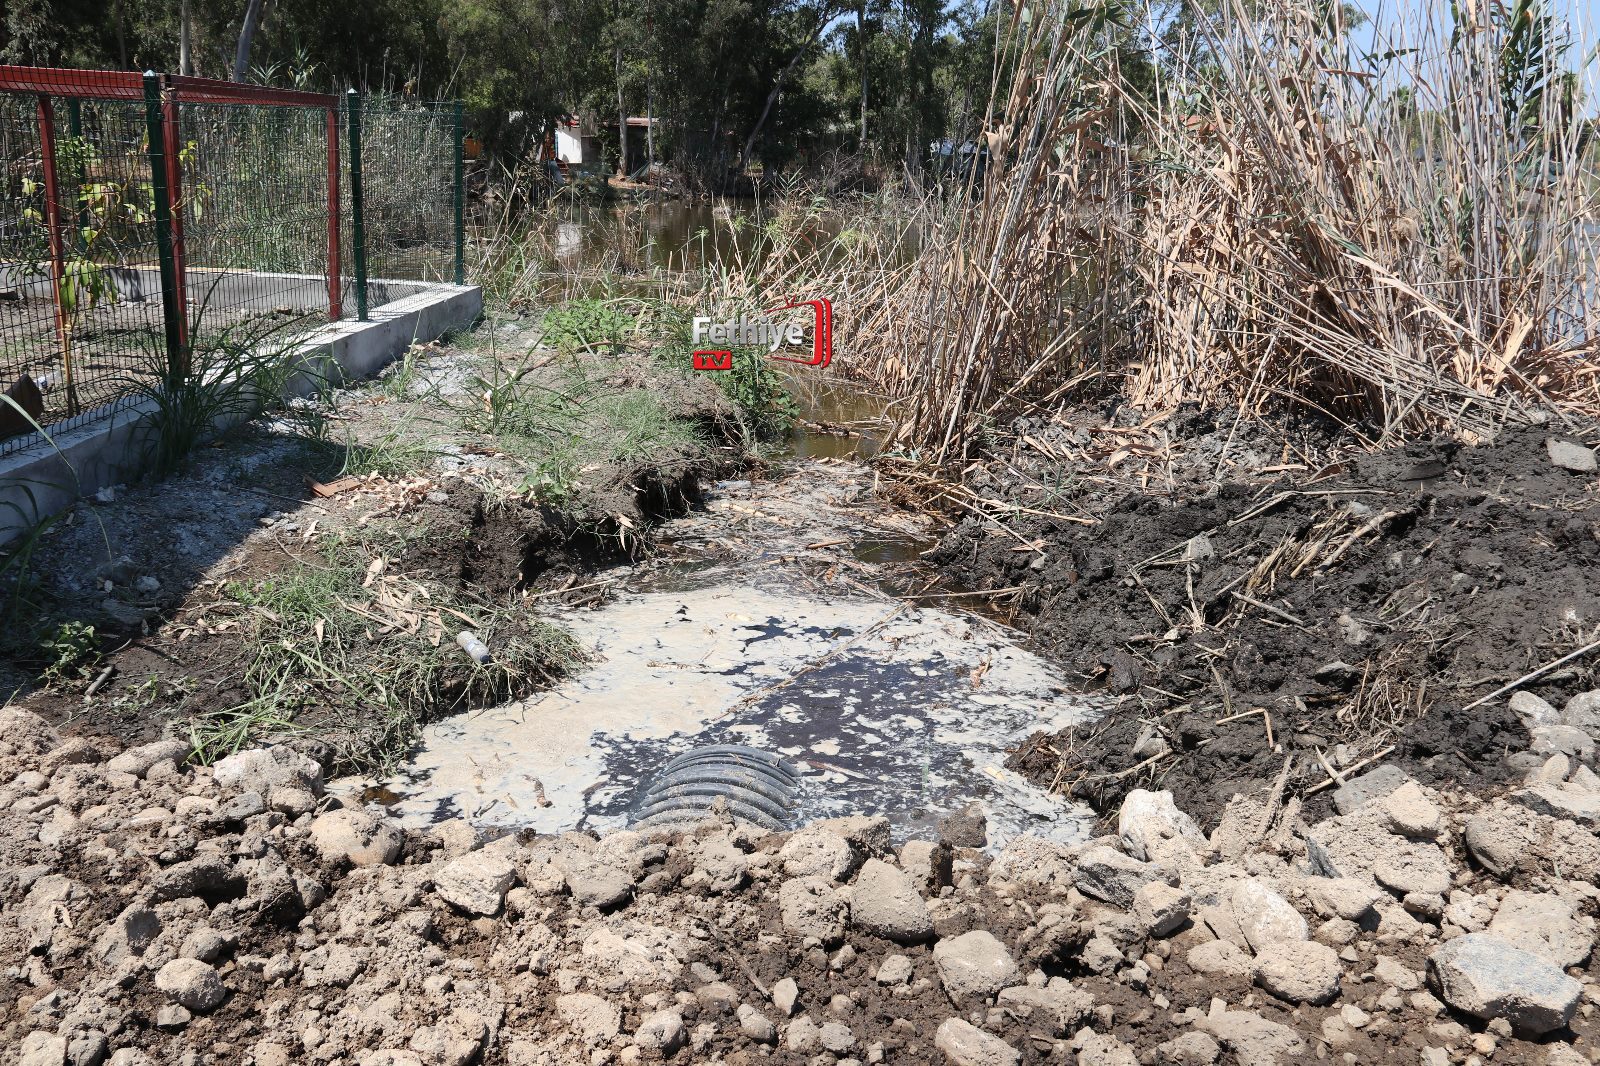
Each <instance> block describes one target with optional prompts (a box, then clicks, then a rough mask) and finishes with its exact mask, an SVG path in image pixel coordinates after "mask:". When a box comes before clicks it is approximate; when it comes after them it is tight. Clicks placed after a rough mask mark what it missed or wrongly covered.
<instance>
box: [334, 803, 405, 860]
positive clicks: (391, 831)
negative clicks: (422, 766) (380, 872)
mask: <svg viewBox="0 0 1600 1066" xmlns="http://www.w3.org/2000/svg"><path fill="white" fill-rule="evenodd" d="M310 832H311V843H312V845H313V846H314V847H315V848H316V849H317V854H318V855H321V856H322V859H323V861H324V862H347V863H349V864H350V865H352V866H387V865H389V864H390V863H392V862H394V861H395V860H396V859H398V858H399V857H400V845H401V844H402V843H403V842H404V839H405V838H404V837H403V836H402V835H401V832H400V828H399V827H398V826H397V825H395V824H394V823H393V822H391V821H390V820H389V819H388V818H385V817H382V816H380V815H377V814H374V813H373V812H371V811H368V810H363V809H360V808H351V807H346V808H342V809H340V810H337V811H329V812H328V813H326V814H319V815H318V816H317V817H316V818H315V819H314V820H313V821H312V823H311V830H310Z"/></svg>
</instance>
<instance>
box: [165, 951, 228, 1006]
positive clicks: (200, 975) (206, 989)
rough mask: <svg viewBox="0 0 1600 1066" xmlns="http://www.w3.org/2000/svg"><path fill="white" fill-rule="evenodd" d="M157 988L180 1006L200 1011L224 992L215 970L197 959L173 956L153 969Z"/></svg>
mask: <svg viewBox="0 0 1600 1066" xmlns="http://www.w3.org/2000/svg"><path fill="white" fill-rule="evenodd" d="M156 987H157V988H158V989H160V990H161V991H163V992H165V993H166V994H167V997H168V998H169V999H171V1000H172V1002H174V1003H176V1004H178V1005H179V1006H180V1007H184V1008H186V1009H188V1010H192V1011H198V1012H199V1013H201V1014H204V1013H206V1012H207V1011H209V1010H212V1009H213V1008H215V1007H216V1006H217V1005H218V1004H219V1003H221V1002H222V1000H223V998H224V997H225V996H226V995H227V989H225V988H224V987H223V985H222V978H221V977H220V976H218V974H217V971H216V970H214V969H212V968H211V966H209V965H207V964H206V963H203V962H201V961H200V960H199V959H173V960H172V961H171V962H169V963H167V964H166V965H165V966H163V967H161V969H160V970H158V971H157V972H156Z"/></svg>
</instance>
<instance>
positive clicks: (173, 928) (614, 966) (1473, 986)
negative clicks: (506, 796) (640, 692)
mask: <svg viewBox="0 0 1600 1066" xmlns="http://www.w3.org/2000/svg"><path fill="white" fill-rule="evenodd" d="M118 747H119V746H118V745H117V743H116V742H114V741H110V740H105V739H86V738H66V739H64V738H63V737H62V736H61V735H60V734H58V733H57V731H56V730H55V729H54V728H53V727H52V726H51V725H49V724H48V723H46V722H45V721H44V720H43V719H41V718H38V717H37V716H35V715H33V714H31V713H29V712H27V711H24V710H21V709H18V708H7V709H5V710H3V711H0V834H3V835H4V839H6V840H7V842H8V844H7V847H6V849H5V850H4V852H3V854H0V1003H3V1004H4V1009H3V1010H0V1048H3V1049H4V1056H3V1057H4V1059H5V1061H7V1062H19V1063H22V1064H23V1066H64V1064H68V1063H70V1064H72V1066H96V1064H99V1063H105V1062H109V1063H113V1064H115V1066H142V1064H152V1063H162V1064H168V1063H173V1064H184V1066H195V1064H202V1063H218V1064H221V1063H253V1064H257V1066H268V1064H286V1063H299V1062H315V1063H327V1064H341V1063H348V1064H360V1066H380V1064H382V1066H404V1064H423V1063H427V1064H452V1066H463V1064H468V1063H480V1062H481V1063H509V1064H535V1063H548V1064H556V1063H593V1064H601V1063H633V1062H654V1061H673V1062H708V1063H712V1062H723V1063H753V1062H757V1061H771V1062H774V1063H807V1064H829V1063H877V1062H906V1063H940V1062H948V1063H952V1064H956V1066H1011V1064H1020V1063H1023V1062H1028V1063H1042V1062H1059V1063H1073V1062H1076V1063H1080V1064H1084V1066H1125V1064H1133V1063H1162V1064H1204V1063H1213V1062H1218V1063H1241V1064H1267V1063H1290V1062H1301V1061H1331V1062H1341V1063H1351V1064H1354V1063H1358V1062H1380V1061H1382V1062H1390V1061H1393V1062H1414V1063H1422V1064H1425V1066H1436V1064H1437V1066H1443V1064H1446V1063H1466V1064H1485V1063H1491V1062H1494V1063H1500V1062H1536V1063H1550V1064H1561V1066H1567V1064H1574V1063H1581V1062H1588V1061H1592V1060H1595V1059H1600V1045H1596V1043H1595V1040H1596V1035H1597V1033H1596V1031H1597V1029H1600V1022H1597V1019H1596V1018H1595V1004H1596V1001H1597V999H1600V984H1597V982H1596V975H1595V973H1594V971H1593V969H1592V968H1591V964H1590V953H1591V950H1592V947H1593V943H1594V931H1595V921H1594V913H1595V909H1596V896H1597V894H1600V893H1597V890H1596V888H1595V885H1594V882H1595V880H1596V878H1597V877H1600V835H1597V833H1596V831H1595V827H1596V826H1597V825H1600V779H1597V778H1596V777H1595V775H1594V774H1593V773H1592V772H1591V771H1590V770H1589V769H1588V768H1587V767H1586V766H1582V765H1580V766H1578V767H1577V768H1576V769H1575V770H1574V769H1573V768H1572V766H1571V765H1570V764H1569V762H1568V761H1567V759H1566V757H1565V756H1562V755H1556V756H1553V757H1551V758H1550V759H1549V760H1548V761H1547V762H1544V763H1541V764H1540V766H1539V767H1538V768H1537V769H1536V770H1535V771H1533V772H1532V773H1531V774H1530V776H1529V782H1528V783H1527V784H1524V785H1519V786H1517V787H1515V788H1513V789H1511V790H1510V791H1509V792H1507V793H1506V794H1505V795H1503V796H1499V797H1497V798H1493V799H1489V798H1485V797H1484V796H1481V795H1472V794H1466V793H1462V792H1459V791H1455V790H1452V789H1449V788H1442V789H1435V788H1431V787H1426V786H1423V785H1421V784H1419V783H1417V782H1416V781H1415V780H1413V779H1410V778H1408V777H1407V776H1406V775H1405V774H1404V773H1403V772H1401V771H1400V770H1398V769H1397V768H1394V767H1384V768H1382V769H1380V770H1376V771H1374V772H1372V773H1369V774H1367V775H1365V776H1363V777H1360V778H1357V779H1355V780H1353V781H1352V782H1350V783H1349V784H1347V785H1345V786H1344V787H1343V788H1341V789H1340V790H1339V791H1338V794H1337V799H1336V809H1337V810H1338V811H1340V812H1341V813H1338V814H1335V815H1332V816H1330V817H1328V818H1326V819H1323V820H1320V821H1317V822H1316V823H1315V824H1311V825H1307V824H1306V823H1305V820H1304V819H1303V818H1302V817H1301V811H1302V808H1301V806H1300V805H1299V803H1298V802H1296V801H1294V800H1290V801H1289V802H1287V803H1284V802H1282V801H1281V798H1280V796H1279V795H1278V794H1269V795H1266V796H1254V797H1251V796H1241V797H1236V798H1234V799H1233V800H1231V801H1230V803H1229V804H1228V805H1227V808H1226V810H1225V812H1224V813H1223V816H1222V817H1221V818H1220V820H1219V824H1218V826H1217V828H1216V829H1215V830H1214V831H1213V832H1212V833H1211V834H1210V836H1209V838H1208V837H1207V836H1204V835H1202V833H1201V831H1200V829H1199V827H1198V826H1197V825H1196V823H1195V822H1194V821H1193V820H1192V819H1191V818H1190V817H1189V816H1187V815H1185V814H1183V813H1181V812H1180V811H1179V810H1178V809H1177V808H1176V807H1175V806H1174V804H1173V800H1172V796H1171V794H1170V793H1166V792H1149V791H1144V790H1134V791H1131V792H1129V793H1128V795H1127V796H1126V798H1125V799H1124V801H1123V803H1122V806H1121V809H1120V811H1119V812H1118V814H1117V817H1116V819H1115V822H1114V824H1113V825H1112V826H1111V827H1110V828H1109V830H1108V832H1107V834H1106V835H1104V836H1101V837H1097V838H1095V839H1092V840H1089V841H1086V842H1084V843H1083V844H1081V845H1077V846H1074V847H1065V846H1062V845H1058V844H1052V843H1046V842H1044V841H1041V840H1039V839H1037V838H1030V837H1024V838H1021V839H1019V840H1017V841H1015V842H1013V843H1012V844H1011V845H1010V846H1008V847H1007V848H1006V849H1005V850H1004V851H1003V852H1001V853H1000V854H999V855H998V856H995V857H993V858H992V859H991V858H989V857H986V856H984V855H983V854H982V853H980V852H975V851H971V850H967V849H963V848H959V847H953V846H952V845H951V843H950V842H948V841H945V840H934V841H912V842H909V843H906V844H904V845H902V846H901V847H899V848H898V850H895V849H891V847H890V842H889V835H888V826H887V824H886V823H885V822H884V821H883V820H882V819H879V818H872V817H865V816H861V817H853V818H848V819H843V820H837V821H832V822H824V823H817V824H813V825H811V826H808V827H806V828H803V829H801V830H798V831H796V832H793V833H765V832H760V831H756V830H752V829H750V828H749V827H747V826H744V825H742V824H736V823H734V822H732V821H731V820H716V819H711V820H708V821H706V822H704V823H702V824H701V825H699V826H698V827H696V828H695V829H694V830H693V831H690V832H686V833H676V834H641V833H637V832H631V831H624V832H618V833H614V834H612V835H610V836H607V837H604V838H601V839H596V838H593V837H590V836H585V835H579V834H566V835H561V836H533V835H531V834H524V835H521V836H504V837H500V838H498V839H493V840H483V839H480V837H479V835H478V833H477V832H475V830H474V829H473V828H472V827H471V826H469V825H467V824H466V823H464V822H461V821H451V822H445V823H441V824H438V825H436V826H434V827H432V828H431V829H429V830H428V831H426V832H415V831H403V830H401V829H399V828H397V827H396V826H395V825H394V824H393V823H391V822H389V821H388V820H387V819H386V818H385V816H384V815H383V813H382V809H381V808H360V807H341V806H340V805H339V804H338V802H337V801H336V800H334V799H333V798H332V797H330V796H328V795H326V794H324V792H323V787H322V782H323V774H324V768H323V767H322V766H320V765H318V764H317V763H316V762H314V761H312V760H311V759H310V758H308V757H307V756H305V755H303V754H301V753H299V752H296V751H293V750H291V749H289V748H287V747H274V748H267V749H249V750H245V751H241V752H239V753H237V754H235V755H233V756H230V757H228V758H226V759H223V760H222V761H220V762H218V763H217V764H216V765H215V766H212V767H198V766H191V765H185V764H184V763H183V762H182V760H183V758H184V756H185V754H186V748H185V746H184V745H182V744H181V743H178V742H173V741H158V742H155V743H150V744H145V745H141V746H138V747H134V748H130V749H127V750H118Z"/></svg>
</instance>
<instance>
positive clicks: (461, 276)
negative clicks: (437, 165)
mask: <svg viewBox="0 0 1600 1066" xmlns="http://www.w3.org/2000/svg"><path fill="white" fill-rule="evenodd" d="M455 112H456V284H457V285H465V284H466V283H467V185H466V173H467V161H466V153H465V147H464V145H465V141H466V133H467V131H466V127H465V125H464V124H463V122H462V116H461V112H462V108H461V101H460V100H457V101H456V102H455Z"/></svg>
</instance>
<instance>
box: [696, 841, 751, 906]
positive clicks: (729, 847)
mask: <svg viewBox="0 0 1600 1066" xmlns="http://www.w3.org/2000/svg"><path fill="white" fill-rule="evenodd" d="M694 855H695V860H694V872H695V876H697V877H698V878H700V880H702V881H703V882H704V883H705V886H706V890H707V891H708V892H711V893H712V894H713V895H721V894H722V893H724V892H734V891H737V890H738V889H739V887H740V886H742V885H743V884H744V883H745V881H746V880H748V879H749V877H750V860H749V859H748V858H746V857H745V854H744V852H742V851H740V850H739V848H738V847H737V846H736V845H735V844H734V843H733V841H731V840H729V839H728V838H727V837H714V838H712V839H711V840H703V841H701V842H700V845H699V847H697V848H696V849H695V853H694Z"/></svg>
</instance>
